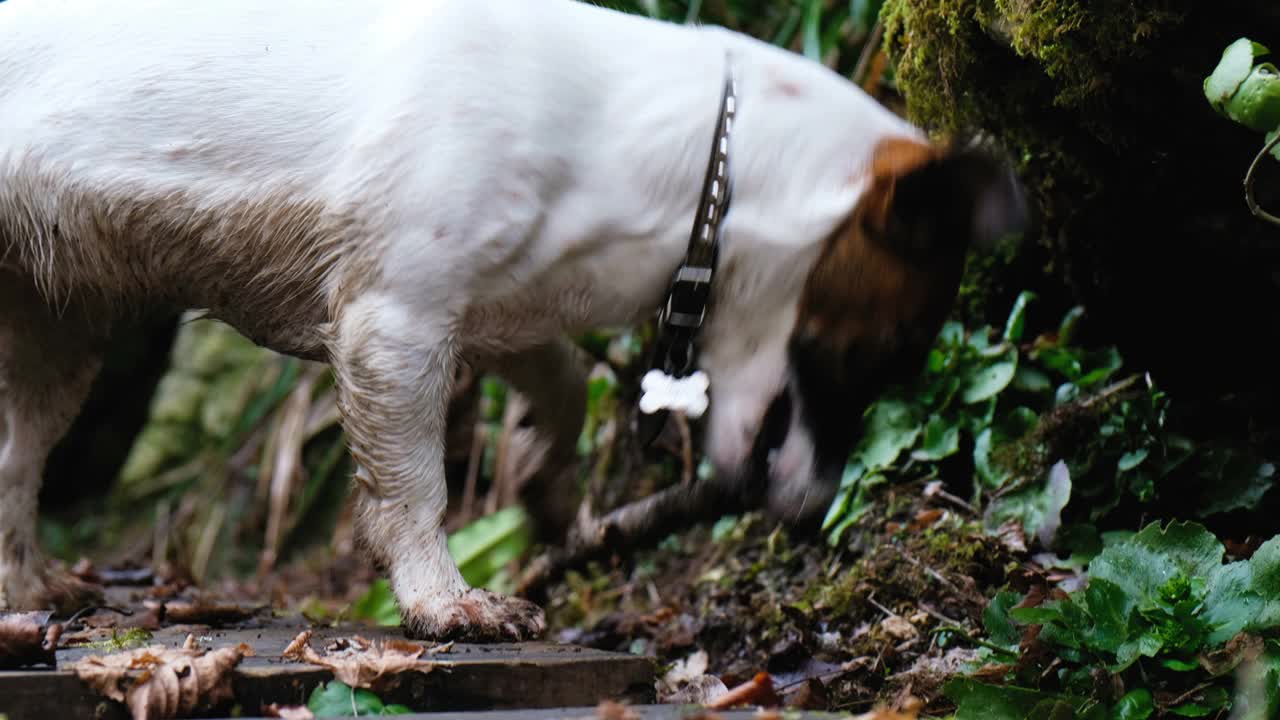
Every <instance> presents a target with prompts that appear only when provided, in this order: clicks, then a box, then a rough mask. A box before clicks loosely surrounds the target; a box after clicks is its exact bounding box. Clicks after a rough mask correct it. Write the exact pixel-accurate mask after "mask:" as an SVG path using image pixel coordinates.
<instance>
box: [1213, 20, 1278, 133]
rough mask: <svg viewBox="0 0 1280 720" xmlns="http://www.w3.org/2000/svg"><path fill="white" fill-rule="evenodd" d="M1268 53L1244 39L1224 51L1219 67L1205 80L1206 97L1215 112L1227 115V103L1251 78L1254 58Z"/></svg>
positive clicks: (1256, 44) (1262, 47) (1261, 47)
mask: <svg viewBox="0 0 1280 720" xmlns="http://www.w3.org/2000/svg"><path fill="white" fill-rule="evenodd" d="M1267 52H1268V51H1267V48H1265V47H1264V46H1262V45H1259V44H1258V43H1255V42H1252V41H1251V40H1249V39H1248V38H1243V37H1242V38H1240V39H1238V40H1236V41H1235V42H1233V43H1231V44H1230V45H1228V46H1227V47H1226V49H1225V50H1223V51H1222V58H1221V59H1220V60H1219V61H1218V66H1217V67H1215V68H1214V69H1213V73H1211V74H1210V75H1209V77H1207V78H1205V79H1204V96H1205V99H1207V100H1208V101H1209V104H1210V105H1211V106H1213V109H1214V110H1217V111H1218V112H1220V113H1223V114H1225V111H1226V104H1227V102H1228V101H1229V100H1230V99H1231V97H1232V96H1233V95H1235V94H1236V90H1238V89H1239V88H1240V86H1241V85H1242V84H1243V83H1244V81H1245V79H1246V78H1248V77H1249V73H1250V72H1251V71H1252V69H1253V60H1254V58H1255V57H1258V56H1260V55H1266V54H1267Z"/></svg>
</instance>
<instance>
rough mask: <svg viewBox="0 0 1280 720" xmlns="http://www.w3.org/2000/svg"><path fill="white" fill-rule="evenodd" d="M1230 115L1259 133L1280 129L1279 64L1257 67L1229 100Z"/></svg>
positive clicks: (1228, 109)
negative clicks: (1277, 65) (1277, 69)
mask: <svg viewBox="0 0 1280 720" xmlns="http://www.w3.org/2000/svg"><path fill="white" fill-rule="evenodd" d="M1227 115H1228V116H1229V117H1230V118H1231V119H1232V120H1235V121H1236V122H1238V123H1240V124H1241V125H1244V126H1245V127H1247V128H1249V129H1250V130H1256V131H1258V132H1272V131H1273V130H1275V129H1276V128H1280V73H1277V71H1276V66H1275V65H1272V64H1271V63H1262V64H1260V65H1258V66H1257V67H1255V68H1253V70H1252V71H1251V72H1250V73H1249V77H1247V78H1245V80H1244V82H1243V83H1241V85H1240V87H1239V89H1237V90H1236V93H1235V95H1233V96H1232V97H1231V99H1230V100H1228V101H1227Z"/></svg>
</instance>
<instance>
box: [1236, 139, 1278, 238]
mask: <svg viewBox="0 0 1280 720" xmlns="http://www.w3.org/2000/svg"><path fill="white" fill-rule="evenodd" d="M1276 145H1280V129H1277V131H1276V136H1275V137H1273V138H1271V142H1269V143H1267V144H1266V145H1264V146H1263V148H1262V150H1261V152H1259V153H1258V154H1257V155H1255V156H1254V158H1253V162H1251V163H1249V172H1247V173H1245V176H1244V200H1245V202H1246V203H1248V204H1249V212H1251V213H1253V215H1254V217H1257V218H1259V219H1261V220H1266V221H1267V222H1269V223H1271V224H1272V225H1280V217H1276V216H1275V215H1272V214H1271V213H1269V212H1267V211H1266V210H1263V209H1262V208H1261V207H1260V206H1259V205H1258V201H1257V200H1255V199H1254V197H1253V176H1254V173H1255V172H1257V170H1258V165H1259V164H1260V163H1261V162H1262V158H1264V157H1266V156H1267V155H1268V154H1270V153H1271V151H1272V150H1273V149H1275V147H1276Z"/></svg>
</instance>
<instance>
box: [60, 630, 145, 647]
mask: <svg viewBox="0 0 1280 720" xmlns="http://www.w3.org/2000/svg"><path fill="white" fill-rule="evenodd" d="M149 642H151V633H150V632H148V631H147V630H145V629H144V628H140V627H134V628H127V629H125V630H123V631H121V630H117V629H116V628H112V629H111V637H110V638H107V639H106V640H97V641H95V642H87V643H80V644H77V645H72V647H78V648H89V649H91V650H97V651H98V652H103V653H116V652H123V651H125V650H133V649H135V648H140V647H144V646H146V645H147V643H149Z"/></svg>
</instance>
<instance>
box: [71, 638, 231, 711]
mask: <svg viewBox="0 0 1280 720" xmlns="http://www.w3.org/2000/svg"><path fill="white" fill-rule="evenodd" d="M193 641H194V638H193V637H192V636H187V642H186V643H185V644H184V645H183V646H182V647H181V648H168V647H165V646H163V645H152V646H149V647H145V648H138V649H136V650H129V651H127V652H120V653H112V654H110V655H104V656H98V655H91V656H89V657H86V658H84V659H83V660H80V661H79V662H77V663H75V664H74V665H73V666H72V668H73V669H74V670H75V673H76V676H77V677H79V678H80V680H81V681H82V682H84V683H85V684H86V685H88V686H89V687H91V688H93V689H94V690H95V691H97V692H98V693H100V694H102V695H105V696H107V697H109V698H111V699H112V700H117V701H119V702H123V703H125V704H126V705H128V706H129V712H130V713H131V714H132V716H133V720H162V719H163V718H175V717H178V716H179V715H190V714H192V713H194V712H196V711H202V710H209V709H212V708H215V707H217V706H218V705H219V704H221V703H223V702H225V701H229V700H231V699H232V697H233V694H232V689H231V671H232V670H233V669H234V668H235V666H236V665H238V664H240V661H241V660H242V659H244V657H245V656H246V655H248V654H252V653H251V651H250V649H249V648H248V646H246V645H244V644H241V645H239V646H236V647H224V648H218V649H217V650H210V649H207V648H200V647H196V645H195V643H194V642H193Z"/></svg>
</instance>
